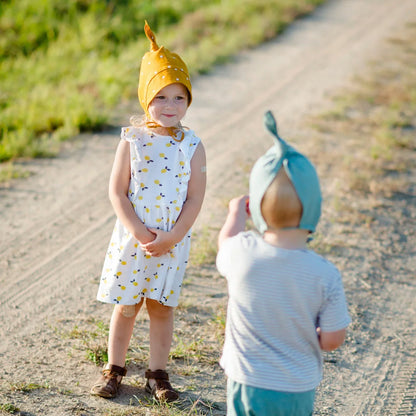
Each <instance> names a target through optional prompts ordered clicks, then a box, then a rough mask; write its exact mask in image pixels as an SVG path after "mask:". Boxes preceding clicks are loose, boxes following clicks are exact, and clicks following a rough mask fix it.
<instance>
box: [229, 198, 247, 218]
mask: <svg viewBox="0 0 416 416" xmlns="http://www.w3.org/2000/svg"><path fill="white" fill-rule="evenodd" d="M248 202H249V198H248V195H241V196H239V197H237V198H233V199H232V200H231V201H230V203H229V205H228V211H229V212H230V213H233V214H236V215H243V214H244V215H245V218H247V217H248V216H249V215H250V211H249V210H248Z"/></svg>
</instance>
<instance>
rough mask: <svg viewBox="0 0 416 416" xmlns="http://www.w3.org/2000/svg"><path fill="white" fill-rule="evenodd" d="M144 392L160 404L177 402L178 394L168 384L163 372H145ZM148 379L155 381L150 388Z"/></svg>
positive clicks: (166, 376)
mask: <svg viewBox="0 0 416 416" xmlns="http://www.w3.org/2000/svg"><path fill="white" fill-rule="evenodd" d="M145 377H146V378H147V382H146V387H145V389H146V391H147V392H148V393H150V394H151V395H152V396H153V397H154V398H155V399H156V400H158V401H160V402H173V401H175V400H178V398H179V394H178V392H177V391H175V390H174V389H173V387H172V386H171V385H170V383H169V375H168V373H167V372H166V371H165V370H155V371H152V370H147V371H146V372H145ZM149 379H153V380H155V381H156V383H155V385H154V386H153V388H152V387H150V383H149Z"/></svg>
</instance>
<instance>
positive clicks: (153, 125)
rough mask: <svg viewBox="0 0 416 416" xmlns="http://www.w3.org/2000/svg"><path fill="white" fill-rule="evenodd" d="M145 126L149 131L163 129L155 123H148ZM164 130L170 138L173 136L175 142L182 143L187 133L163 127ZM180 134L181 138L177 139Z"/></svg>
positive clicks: (175, 128) (174, 128)
mask: <svg viewBox="0 0 416 416" xmlns="http://www.w3.org/2000/svg"><path fill="white" fill-rule="evenodd" d="M145 124H146V127H147V128H148V129H157V128H158V127H163V126H161V125H160V124H157V123H156V122H155V121H146V122H145ZM163 128H165V129H166V130H167V131H168V133H169V136H171V137H172V139H173V140H175V142H178V143H180V142H181V141H182V140H183V139H184V138H185V133H184V132H183V131H182V130H181V129H179V128H177V127H163ZM179 133H180V134H181V137H180V138H179V139H178V138H177V137H178V134H179Z"/></svg>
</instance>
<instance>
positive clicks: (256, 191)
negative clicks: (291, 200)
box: [249, 111, 322, 234]
mask: <svg viewBox="0 0 416 416" xmlns="http://www.w3.org/2000/svg"><path fill="white" fill-rule="evenodd" d="M264 124H265V127H266V129H267V130H268V131H269V132H270V133H271V134H272V135H273V139H274V145H273V146H272V147H271V148H270V149H269V150H268V151H267V152H266V153H265V154H264V155H263V156H261V157H260V158H259V159H258V160H257V161H256V163H255V164H254V166H253V169H252V171H251V174H250V194H249V197H250V202H249V208H250V213H251V217H252V220H253V223H254V225H255V226H256V228H257V229H258V231H259V232H260V233H261V234H263V233H264V232H265V231H266V230H267V228H268V227H267V224H266V221H265V220H264V218H263V216H262V213H261V202H262V199H263V196H264V194H265V192H266V190H267V188H268V187H269V185H270V184H271V183H272V181H273V179H274V178H275V176H276V174H277V172H278V171H279V170H280V168H281V167H283V169H284V170H285V172H286V174H287V176H288V178H289V179H290V181H291V182H292V184H293V186H294V188H295V190H296V193H297V195H298V197H299V199H300V202H301V204H302V217H301V219H300V223H299V226H298V227H297V228H300V229H304V230H309V231H310V232H314V231H315V229H316V226H317V225H318V222H319V218H320V216H321V204H322V195H321V189H320V186H319V178H318V174H317V173H316V170H315V168H314V166H313V165H312V163H311V162H310V161H309V159H308V158H306V157H305V156H304V155H302V154H301V153H299V152H298V151H297V150H295V149H294V148H293V147H291V146H289V145H288V144H287V143H286V142H285V141H284V140H283V139H282V138H281V137H280V136H279V134H278V132H277V127H276V120H275V118H274V116H273V114H272V113H271V112H270V111H268V112H267V113H266V114H265V115H264Z"/></svg>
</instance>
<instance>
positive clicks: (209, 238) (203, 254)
mask: <svg viewBox="0 0 416 416" xmlns="http://www.w3.org/2000/svg"><path fill="white" fill-rule="evenodd" d="M217 234H218V230H216V229H212V228H209V227H207V226H204V227H203V228H202V229H201V230H200V231H199V232H195V233H194V235H193V242H192V244H191V250H190V253H189V262H190V264H192V266H201V265H204V264H205V265H207V264H214V263H215V259H216V256H217Z"/></svg>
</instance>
